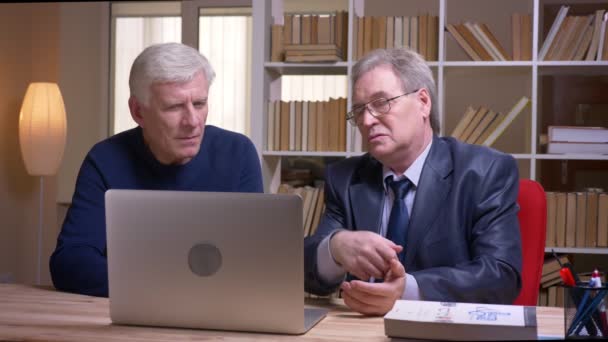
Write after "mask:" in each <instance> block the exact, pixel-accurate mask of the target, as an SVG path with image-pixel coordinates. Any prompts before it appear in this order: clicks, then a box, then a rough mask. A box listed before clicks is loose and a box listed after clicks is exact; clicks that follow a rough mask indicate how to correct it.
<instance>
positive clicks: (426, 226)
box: [405, 137, 453, 271]
mask: <svg viewBox="0 0 608 342" xmlns="http://www.w3.org/2000/svg"><path fill="white" fill-rule="evenodd" d="M452 169H453V163H452V158H451V154H450V151H449V147H448V146H447V144H446V143H445V142H444V141H443V140H441V139H438V138H437V137H433V145H432V146H431V150H430V151H429V155H428V157H427V159H426V161H425V163H424V167H423V169H422V174H421V175H420V181H419V182H418V187H417V190H416V197H415V199H414V205H413V208H412V213H411V214H410V223H409V226H408V232H407V247H406V253H405V255H406V258H405V267H406V271H407V267H408V266H410V265H411V263H412V261H413V258H414V256H415V255H416V251H417V249H418V247H419V245H420V241H422V239H423V238H424V236H425V235H426V234H427V233H428V232H429V230H430V226H431V224H432V223H433V221H434V220H435V219H436V218H437V217H438V213H440V212H441V208H442V207H444V202H445V200H446V197H447V194H448V193H449V192H450V188H451V186H452V177H449V176H450V174H451V173H452Z"/></svg>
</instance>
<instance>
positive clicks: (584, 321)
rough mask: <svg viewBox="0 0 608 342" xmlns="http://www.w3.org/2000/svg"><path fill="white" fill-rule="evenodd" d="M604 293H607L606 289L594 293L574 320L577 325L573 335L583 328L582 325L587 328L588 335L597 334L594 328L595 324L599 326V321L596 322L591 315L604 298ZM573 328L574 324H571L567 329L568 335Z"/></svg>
mask: <svg viewBox="0 0 608 342" xmlns="http://www.w3.org/2000/svg"><path fill="white" fill-rule="evenodd" d="M606 293H607V290H602V291H600V292H599V294H598V295H596V296H595V298H593V300H592V301H591V303H590V304H589V305H588V306H587V307H585V308H584V310H583V312H582V314H581V315H580V316H579V320H578V322H576V325H578V328H577V329H576V331H575V332H574V334H575V335H578V334H579V333H580V331H581V329H583V326H585V327H586V328H587V332H588V333H589V336H597V329H596V327H595V325H596V324H598V326H599V324H600V323H599V322H597V321H596V320H595V318H594V317H593V316H594V313H595V311H596V310H597V309H598V306H599V304H600V302H601V301H602V300H603V299H604V296H606ZM579 323H580V324H579ZM594 323H595V324H594ZM574 328H575V325H574V324H573V325H572V326H570V329H568V335H570V334H571V330H573V329H574Z"/></svg>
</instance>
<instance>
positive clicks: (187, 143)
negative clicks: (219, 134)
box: [129, 72, 209, 164]
mask: <svg viewBox="0 0 608 342" xmlns="http://www.w3.org/2000/svg"><path fill="white" fill-rule="evenodd" d="M208 91H209V85H208V84H207V80H206V79H205V76H204V74H203V73H202V72H199V73H197V74H196V76H195V77H194V78H193V79H192V80H191V81H189V82H183V83H156V84H152V85H151V87H150V98H149V101H148V102H149V103H148V105H144V104H142V103H141V102H139V101H138V100H137V99H136V98H135V97H131V98H130V99H129V107H130V109H131V115H132V116H133V119H134V120H135V122H137V124H139V126H141V128H142V130H143V134H144V139H145V141H146V143H147V145H148V147H149V148H150V151H152V154H154V156H155V157H156V159H157V160H158V161H159V162H161V163H163V164H185V163H187V162H188V161H190V160H191V159H192V158H193V157H194V156H196V154H197V153H198V151H199V149H200V146H201V142H202V140H203V134H204V132H205V122H206V121H207V113H208V107H207V97H208Z"/></svg>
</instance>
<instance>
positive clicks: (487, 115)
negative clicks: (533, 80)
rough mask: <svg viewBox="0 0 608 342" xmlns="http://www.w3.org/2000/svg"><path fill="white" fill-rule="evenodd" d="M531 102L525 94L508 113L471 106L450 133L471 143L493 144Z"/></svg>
mask: <svg viewBox="0 0 608 342" xmlns="http://www.w3.org/2000/svg"><path fill="white" fill-rule="evenodd" d="M529 102H530V100H529V99H528V98H527V97H526V96H523V97H522V98H521V99H519V101H517V103H516V104H515V105H514V106H513V108H511V110H510V111H509V112H508V113H507V114H503V113H499V112H495V111H493V110H490V109H488V108H486V107H484V106H480V107H478V108H477V109H475V108H473V107H471V106H469V107H468V108H467V109H466V111H465V113H464V115H463V116H462V119H460V121H459V122H458V124H457V125H456V127H455V128H454V130H453V131H452V134H450V135H451V136H452V137H454V138H456V139H458V140H460V141H464V142H466V143H469V144H477V145H483V146H491V145H492V144H493V143H494V142H495V141H496V139H498V137H499V136H500V135H501V134H502V132H504V130H505V129H506V128H507V127H508V126H509V125H510V124H511V123H512V122H513V120H515V118H516V117H517V116H518V115H519V114H520V113H521V112H522V110H523V109H524V108H525V107H526V106H527V104H528V103H529Z"/></svg>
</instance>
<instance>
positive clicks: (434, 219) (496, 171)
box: [304, 49, 522, 315]
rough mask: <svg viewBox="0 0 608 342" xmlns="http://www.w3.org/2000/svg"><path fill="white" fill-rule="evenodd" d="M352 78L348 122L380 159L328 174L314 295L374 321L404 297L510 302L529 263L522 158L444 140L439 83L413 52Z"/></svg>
mask: <svg viewBox="0 0 608 342" xmlns="http://www.w3.org/2000/svg"><path fill="white" fill-rule="evenodd" d="M352 81H353V82H352V84H353V106H352V111H351V112H350V113H348V119H349V121H350V122H351V123H353V124H354V125H356V126H357V128H358V129H359V131H360V132H361V135H362V137H363V139H364V140H365V141H367V144H368V149H369V153H366V154H365V155H363V156H359V157H353V158H348V159H345V160H343V161H340V162H337V163H335V164H332V165H329V166H328V167H327V168H326V178H325V204H326V209H325V213H324V214H323V217H322V219H321V222H320V224H319V227H318V229H317V231H316V233H315V234H314V235H313V236H311V237H309V238H307V239H306V240H305V242H304V245H305V272H306V273H305V279H306V284H305V287H306V290H307V291H308V292H311V293H314V294H319V295H325V294H329V293H332V292H334V291H336V290H337V289H338V288H340V289H341V291H342V296H343V298H344V301H345V303H346V305H348V306H349V307H350V308H352V309H353V310H355V311H358V312H361V313H364V314H370V315H383V314H385V313H386V312H388V311H389V310H390V309H391V308H392V307H393V305H394V303H395V301H396V300H397V299H420V300H431V301H458V302H478V303H504V304H511V303H512V302H513V300H514V299H515V298H516V297H517V295H518V294H519V290H520V288H521V264H522V260H521V259H522V256H521V239H520V234H519V223H518V219H517V212H518V210H519V207H518V205H517V192H518V184H519V180H518V170H517V165H516V163H515V160H514V159H513V157H511V156H510V155H507V154H504V153H501V152H498V151H496V150H493V149H490V148H486V147H480V146H475V145H468V144H465V143H462V142H459V141H457V140H455V139H453V138H448V137H443V138H440V137H438V136H437V135H436V134H437V133H438V131H439V125H438V120H437V115H438V114H437V110H436V107H435V104H436V97H435V81H434V80H433V75H432V72H431V70H430V69H429V67H428V66H427V64H426V62H425V61H424V60H423V59H422V57H421V56H420V55H418V54H416V53H415V52H412V51H411V50H408V49H391V50H382V49H380V50H374V51H372V52H371V53H369V54H368V55H366V56H365V57H363V59H361V60H360V61H359V62H357V64H356V65H355V66H354V68H353V75H352ZM357 278H358V279H357Z"/></svg>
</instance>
